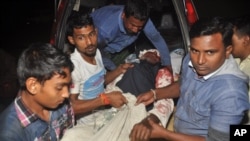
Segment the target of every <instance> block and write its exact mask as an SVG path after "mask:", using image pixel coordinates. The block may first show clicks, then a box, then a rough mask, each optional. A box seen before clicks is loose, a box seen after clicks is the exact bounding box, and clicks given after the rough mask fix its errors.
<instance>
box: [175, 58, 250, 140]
mask: <svg viewBox="0 0 250 141" xmlns="http://www.w3.org/2000/svg"><path fill="white" fill-rule="evenodd" d="M189 63H190V56H189V54H188V55H187V56H186V57H185V59H184V61H183V65H182V75H181V81H180V83H181V88H180V91H181V94H180V97H179V99H178V103H177V106H176V114H175V120H174V127H175V130H176V131H177V132H181V133H185V134H190V135H200V136H204V137H212V136H214V135H211V134H210V133H209V131H208V130H209V129H210V130H213V131H214V130H215V131H217V132H219V133H224V134H226V135H227V136H228V138H229V131H230V130H229V127H230V125H232V124H239V123H240V122H241V121H242V119H243V117H244V114H245V111H246V110H247V109H249V102H248V95H247V91H248V88H247V82H248V77H247V76H246V75H245V74H244V73H242V72H241V71H240V69H239V68H238V66H237V64H236V62H235V61H234V59H233V57H232V56H230V57H229V59H226V60H225V62H224V64H223V65H222V66H221V67H220V68H219V69H218V70H216V71H215V72H213V73H212V74H209V75H208V76H206V79H204V78H200V77H198V76H197V73H195V72H194V71H193V68H190V66H189ZM208 134H209V136H208Z"/></svg>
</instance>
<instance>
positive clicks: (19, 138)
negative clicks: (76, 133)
mask: <svg viewBox="0 0 250 141" xmlns="http://www.w3.org/2000/svg"><path fill="white" fill-rule="evenodd" d="M74 122H75V121H74V113H73V109H72V107H71V105H70V104H69V102H68V101H65V102H64V104H63V105H60V106H59V107H58V108H57V109H56V110H51V111H50V120H49V122H46V121H44V120H42V119H41V118H39V116H37V115H36V114H35V113H33V112H32V111H31V110H30V109H29V108H28V107H27V106H26V105H25V104H24V103H23V102H22V100H21V96H18V97H17V98H16V99H15V101H14V102H13V103H12V104H11V105H10V106H9V107H8V108H7V109H6V110H5V111H4V112H3V113H2V114H1V121H0V123H1V126H2V127H1V128H2V129H3V130H2V129H0V132H1V135H0V140H6V139H9V140H13V141H14V140H16V141H45V140H46V141H58V140H60V138H61V137H62V136H63V133H64V132H65V130H66V129H68V128H71V127H73V125H74Z"/></svg>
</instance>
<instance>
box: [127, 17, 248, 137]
mask: <svg viewBox="0 0 250 141" xmlns="http://www.w3.org/2000/svg"><path fill="white" fill-rule="evenodd" d="M189 34H190V39H191V40H190V43H191V45H190V53H189V54H187V56H186V57H185V58H184V60H183V63H182V70H181V72H182V73H181V79H180V81H179V82H175V83H173V84H171V85H169V86H167V87H164V88H157V89H155V90H154V93H152V91H148V92H146V93H144V94H142V95H139V96H138V97H137V103H141V102H143V103H144V104H146V105H147V104H149V103H152V102H153V101H154V100H158V99H162V98H174V97H179V99H178V103H177V106H176V113H175V114H174V130H175V132H172V131H169V130H166V129H165V128H163V127H161V126H159V125H157V124H155V123H154V122H153V120H152V119H149V120H147V121H148V122H149V123H148V124H144V125H143V124H137V125H135V126H134V128H133V130H132V132H131V135H130V137H131V141H138V140H142V139H145V138H146V137H151V138H164V139H166V140H171V141H173V140H182V141H204V140H208V141H212V140H213V141H228V140H229V131H230V129H229V128H230V125H237V124H240V123H241V122H242V119H243V117H244V114H245V112H246V110H248V109H249V106H250V105H249V101H248V82H249V78H248V76H247V75H246V74H244V73H243V72H242V71H241V70H240V69H239V67H238V65H237V63H236V62H235V60H234V59H233V56H232V54H231V52H232V35H233V26H232V24H230V23H228V22H226V21H225V20H223V19H221V18H218V17H216V18H213V19H208V20H201V19H200V20H199V21H198V22H196V23H194V25H193V26H192V27H191V29H190V33H189ZM154 95H155V96H154ZM147 125H148V126H149V127H148V128H145V126H147Z"/></svg>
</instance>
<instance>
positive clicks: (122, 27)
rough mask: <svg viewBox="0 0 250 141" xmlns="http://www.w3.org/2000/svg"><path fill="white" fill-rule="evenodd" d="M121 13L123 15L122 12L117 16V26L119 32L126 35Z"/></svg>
mask: <svg viewBox="0 0 250 141" xmlns="http://www.w3.org/2000/svg"><path fill="white" fill-rule="evenodd" d="M122 13H123V11H122V12H121V13H120V14H119V17H118V24H119V28H120V31H121V32H123V33H125V34H126V30H125V28H124V25H123V20H122Z"/></svg>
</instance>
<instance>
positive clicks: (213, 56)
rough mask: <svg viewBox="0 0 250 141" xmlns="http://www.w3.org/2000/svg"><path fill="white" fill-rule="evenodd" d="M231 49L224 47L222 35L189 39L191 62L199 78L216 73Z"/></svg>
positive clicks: (216, 34)
mask: <svg viewBox="0 0 250 141" xmlns="http://www.w3.org/2000/svg"><path fill="white" fill-rule="evenodd" d="M231 49H232V47H231V46H230V47H227V48H225V47H224V44H223V41H222V35H221V34H220V33H215V34H212V35H206V36H200V37H196V38H193V39H191V47H190V57H191V62H192V64H193V66H194V69H195V70H196V72H197V74H198V75H199V76H205V75H208V74H210V73H212V72H214V71H216V70H217V69H218V68H219V67H220V66H221V65H222V64H223V63H224V61H225V59H227V58H228V57H229V55H230V53H231Z"/></svg>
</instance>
